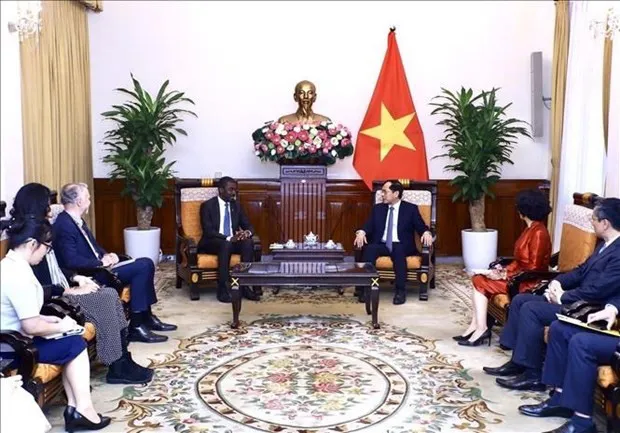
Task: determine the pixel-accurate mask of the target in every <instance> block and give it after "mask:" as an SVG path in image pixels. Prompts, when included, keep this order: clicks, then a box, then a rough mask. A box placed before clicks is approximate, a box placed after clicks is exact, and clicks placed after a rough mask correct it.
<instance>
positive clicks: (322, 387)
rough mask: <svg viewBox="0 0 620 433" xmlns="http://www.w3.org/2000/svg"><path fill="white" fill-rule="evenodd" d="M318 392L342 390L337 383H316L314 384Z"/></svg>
mask: <svg viewBox="0 0 620 433" xmlns="http://www.w3.org/2000/svg"><path fill="white" fill-rule="evenodd" d="M314 390H315V391H316V392H325V393H335V392H339V391H340V385H337V384H335V383H316V384H314Z"/></svg>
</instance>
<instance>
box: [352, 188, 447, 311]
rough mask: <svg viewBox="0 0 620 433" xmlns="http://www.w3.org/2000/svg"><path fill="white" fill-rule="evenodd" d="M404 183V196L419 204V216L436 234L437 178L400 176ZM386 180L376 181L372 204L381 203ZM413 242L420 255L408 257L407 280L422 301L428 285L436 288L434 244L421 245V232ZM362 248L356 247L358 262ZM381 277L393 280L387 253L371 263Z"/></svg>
mask: <svg viewBox="0 0 620 433" xmlns="http://www.w3.org/2000/svg"><path fill="white" fill-rule="evenodd" d="M399 180H400V182H401V183H402V185H403V188H404V192H403V200H404V201H408V202H410V203H413V204H415V205H417V206H418V209H419V210H420V215H421V216H422V219H423V220H424V222H425V223H426V225H428V227H429V228H430V230H431V232H432V233H433V237H435V236H436V224H437V182H435V181H430V182H416V181H414V180H409V179H399ZM384 183H385V182H383V181H375V182H373V185H372V186H373V188H372V196H371V200H372V204H373V205H374V204H377V203H381V201H382V198H381V187H382V186H383V184H384ZM415 243H416V246H417V248H418V251H421V255H419V256H409V257H407V283H410V284H411V285H414V286H417V287H418V289H419V297H420V300H421V301H426V300H428V289H429V288H431V289H434V288H435V248H434V245H432V246H431V247H430V248H429V247H423V246H422V243H421V241H420V236H419V235H418V234H416V236H415ZM362 257H363V249H356V250H355V260H356V261H357V262H361V261H362ZM374 265H375V267H376V268H377V272H378V273H379V277H380V278H381V279H382V280H390V281H393V280H394V278H395V277H394V267H393V263H392V259H391V258H390V257H389V256H383V257H379V258H378V259H377V261H376V262H375V263H374Z"/></svg>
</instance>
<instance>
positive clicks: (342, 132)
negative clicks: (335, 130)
mask: <svg viewBox="0 0 620 433" xmlns="http://www.w3.org/2000/svg"><path fill="white" fill-rule="evenodd" d="M339 135H342V136H343V137H346V136H347V131H345V130H344V129H343V130H342V131H340V134H339Z"/></svg>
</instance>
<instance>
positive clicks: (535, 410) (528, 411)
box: [519, 399, 573, 418]
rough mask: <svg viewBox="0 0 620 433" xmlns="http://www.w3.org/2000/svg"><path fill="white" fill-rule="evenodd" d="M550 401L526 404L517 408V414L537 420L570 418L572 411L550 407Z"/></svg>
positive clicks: (559, 407) (560, 407)
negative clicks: (536, 418) (552, 417)
mask: <svg viewBox="0 0 620 433" xmlns="http://www.w3.org/2000/svg"><path fill="white" fill-rule="evenodd" d="M549 401H551V399H547V400H545V401H543V402H542V403H538V404H526V405H523V406H519V412H521V413H522V414H523V415H527V416H535V417H538V418H546V417H548V416H559V417H561V418H570V417H571V416H573V411H572V410H570V409H568V408H566V407H562V406H551V405H550V404H549Z"/></svg>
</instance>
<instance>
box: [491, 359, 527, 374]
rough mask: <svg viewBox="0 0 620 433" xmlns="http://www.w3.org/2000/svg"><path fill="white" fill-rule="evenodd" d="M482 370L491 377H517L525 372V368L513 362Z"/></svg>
mask: <svg viewBox="0 0 620 433" xmlns="http://www.w3.org/2000/svg"><path fill="white" fill-rule="evenodd" d="M482 369H483V370H484V372H485V373H487V374H490V375H491V376H516V375H517V374H521V373H523V372H524V371H525V368H524V367H521V366H520V365H518V364H515V363H514V362H512V361H508V362H507V363H505V364H504V365H502V366H500V367H482Z"/></svg>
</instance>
